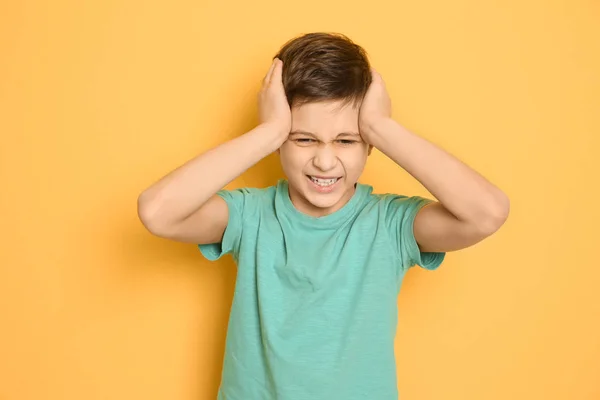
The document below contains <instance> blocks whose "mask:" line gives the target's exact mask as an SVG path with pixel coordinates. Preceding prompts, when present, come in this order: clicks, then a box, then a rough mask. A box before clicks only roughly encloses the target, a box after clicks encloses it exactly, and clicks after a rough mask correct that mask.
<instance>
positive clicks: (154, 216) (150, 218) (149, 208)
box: [137, 192, 166, 237]
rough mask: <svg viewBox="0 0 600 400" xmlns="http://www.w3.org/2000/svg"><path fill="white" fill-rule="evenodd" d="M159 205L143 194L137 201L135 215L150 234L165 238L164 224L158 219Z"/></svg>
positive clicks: (145, 193) (146, 194)
mask: <svg viewBox="0 0 600 400" xmlns="http://www.w3.org/2000/svg"><path fill="white" fill-rule="evenodd" d="M158 210H159V205H158V204H157V201H156V200H155V199H152V198H150V195H149V194H148V193H147V192H143V193H142V194H140V195H139V197H138V199H137V214H138V218H139V220H140V222H141V223H142V225H143V226H144V228H146V230H148V232H150V233H151V234H153V235H155V236H159V237H165V236H166V229H165V223H164V221H162V220H161V218H160V217H159V212H158Z"/></svg>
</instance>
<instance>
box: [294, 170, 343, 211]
mask: <svg viewBox="0 0 600 400" xmlns="http://www.w3.org/2000/svg"><path fill="white" fill-rule="evenodd" d="M304 182H305V184H304V185H302V188H303V190H302V192H303V193H302V195H303V197H304V198H305V199H306V201H307V202H308V203H309V204H311V205H312V206H313V207H315V208H318V209H321V210H323V211H326V210H329V209H331V208H337V207H336V206H338V205H339V204H340V202H341V201H342V200H343V198H344V197H345V195H346V194H347V193H348V190H349V189H351V188H348V187H347V185H346V180H345V178H343V177H342V178H340V179H339V181H338V182H336V184H335V186H334V187H333V188H332V189H331V190H327V189H325V191H322V188H317V187H315V185H314V184H313V183H312V182H310V180H308V179H306V178H305V179H304Z"/></svg>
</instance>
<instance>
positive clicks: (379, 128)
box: [361, 117, 396, 147]
mask: <svg viewBox="0 0 600 400" xmlns="http://www.w3.org/2000/svg"><path fill="white" fill-rule="evenodd" d="M394 125H396V121H394V120H393V119H392V118H391V117H383V118H378V119H375V120H373V121H369V122H367V123H365V124H364V125H363V126H362V127H361V131H362V134H363V135H364V136H365V139H366V140H367V141H369V142H370V143H371V144H372V145H374V146H375V147H377V144H376V143H373V142H378V139H379V138H381V137H382V136H384V135H385V134H386V133H389V132H390V131H391V130H392V129H391V128H392V127H393V126H394Z"/></svg>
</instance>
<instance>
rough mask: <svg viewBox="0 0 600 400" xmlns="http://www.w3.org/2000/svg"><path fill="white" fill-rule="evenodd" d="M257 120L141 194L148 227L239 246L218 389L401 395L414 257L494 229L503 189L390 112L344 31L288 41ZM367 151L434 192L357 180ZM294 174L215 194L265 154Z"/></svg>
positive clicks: (227, 248) (426, 260)
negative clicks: (402, 293) (402, 308)
mask: <svg viewBox="0 0 600 400" xmlns="http://www.w3.org/2000/svg"><path fill="white" fill-rule="evenodd" d="M259 114H260V124H259V125H258V126H257V127H255V128H254V129H252V130H250V131H249V132H247V133H245V134H244V135H242V136H240V137H237V138H235V139H233V140H231V141H229V142H226V143H224V144H222V145H220V146H218V147H216V148H213V149H211V150H209V151H207V152H205V153H204V154H201V155H199V156H197V157H196V158H194V159H192V160H190V161H189V162H187V163H186V164H184V165H182V166H181V167H179V168H178V169H176V170H175V171H173V172H171V173H170V174H168V175H167V176H165V177H164V178H162V179H161V180H160V181H158V182H157V183H155V184H154V185H152V186H151V187H149V188H148V189H147V190H145V191H144V192H143V193H142V194H141V195H140V197H139V200H138V208H139V216H140V219H141V221H142V222H143V224H144V225H145V226H146V228H147V229H148V230H149V231H150V232H152V233H153V234H155V235H157V236H160V237H164V238H169V239H173V240H178V241H183V242H190V243H196V244H198V246H199V248H200V250H201V252H202V254H204V256H205V257H207V258H208V259H210V260H216V259H218V258H220V257H221V256H222V255H223V254H232V256H233V258H234V259H235V261H236V263H237V267H238V269H237V280H236V289H235V295H234V300H233V305H232V308H231V315H230V321H229V331H228V334H227V344H226V351H225V358H224V365H223V372H222V381H221V386H220V390H219V395H218V398H219V399H221V400H309V399H310V400H336V399H340V400H359V399H360V400H365V399H369V400H391V399H397V397H398V393H397V388H396V364H395V360H394V336H395V330H396V319H397V309H396V306H397V303H396V301H397V294H398V291H399V289H400V284H401V282H402V279H403V277H404V274H405V273H406V271H407V270H408V268H409V267H411V266H413V265H419V266H421V267H423V268H427V269H435V268H437V267H438V266H439V265H440V264H441V262H442V260H443V259H444V255H445V253H446V252H448V251H455V250H459V249H462V248H465V247H468V246H471V245H473V244H475V243H477V242H479V241H481V240H483V239H484V238H486V237H488V236H489V235H491V234H492V233H494V232H495V231H496V230H498V229H499V228H500V226H501V225H502V224H503V223H504V221H505V220H506V218H507V216H508V211H509V202H508V199H507V196H506V195H505V194H504V193H503V192H502V191H500V190H499V189H498V188H497V187H495V186H494V185H492V184H491V183H490V182H488V181H487V180H486V179H484V178H483V177H482V176H480V175H479V174H478V173H476V172H475V171H473V170H472V169H470V168H469V167H467V166H466V165H464V164H463V163H461V162H460V161H459V160H458V159H456V158H454V157H453V156H451V155H449V154H447V153H446V152H444V151H443V150H441V149H440V148H438V147H436V146H435V145H433V144H431V143H429V142H427V141H426V140H424V139H422V138H420V137H418V136H416V135H414V134H413V133H411V132H409V131H407V130H406V129H404V128H403V127H402V126H400V125H399V124H398V123H397V122H395V121H394V120H392V119H391V117H390V115H391V102H390V99H389V97H388V95H387V91H386V89H385V85H384V83H383V80H382V78H381V76H380V75H379V74H378V73H377V72H376V71H375V70H373V69H371V68H370V65H369V61H368V60H367V56H366V53H365V52H364V50H363V49H362V48H361V47H360V46H358V45H356V44H354V43H353V42H352V41H351V40H350V39H348V38H347V37H345V36H343V35H339V34H327V33H312V34H307V35H304V36H300V37H298V38H295V39H293V40H291V41H289V42H288V43H286V44H285V45H284V46H283V47H282V48H281V50H280V52H279V53H278V54H277V55H276V56H275V58H274V61H273V63H272V65H271V67H270V69H269V71H268V73H267V74H266V76H265V78H264V80H263V87H262V89H261V92H260V95H259ZM373 147H376V148H377V149H379V150H380V151H381V152H383V153H384V154H386V155H387V156H388V157H390V158H391V159H392V160H394V161H395V162H396V163H397V164H398V165H399V166H400V167H402V168H404V169H405V170H406V171H408V172H409V173H410V174H411V175H412V176H413V177H415V178H416V179H417V180H419V181H420V182H421V183H422V184H423V185H424V186H425V188H427V189H428V190H429V191H430V192H431V193H432V194H433V195H434V196H435V197H436V198H437V199H439V201H433V200H430V199H425V198H421V197H416V196H413V197H407V196H402V195H393V194H383V195H378V194H374V193H372V188H371V186H368V185H365V184H361V183H358V179H359V177H360V175H361V173H362V171H363V169H364V166H365V163H366V160H367V157H368V155H369V154H370V153H371V150H372V148H373ZM275 151H277V152H278V153H279V156H280V159H281V164H282V166H283V171H284V173H285V175H286V177H287V180H280V181H279V182H277V184H276V185H274V186H271V187H267V188H243V189H238V190H224V189H223V188H224V187H225V185H227V184H228V183H229V182H231V181H232V180H233V179H235V178H236V177H237V176H239V175H240V174H242V173H243V172H244V171H246V170H247V169H248V168H250V167H251V166H252V165H254V164H255V163H257V162H258V161H259V160H261V159H262V158H263V157H265V156H267V155H268V154H270V153H272V152H275Z"/></svg>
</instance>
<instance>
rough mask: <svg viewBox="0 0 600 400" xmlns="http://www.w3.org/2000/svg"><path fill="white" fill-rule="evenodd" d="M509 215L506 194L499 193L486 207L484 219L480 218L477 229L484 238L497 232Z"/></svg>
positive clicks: (508, 201) (508, 202) (508, 203)
mask: <svg viewBox="0 0 600 400" xmlns="http://www.w3.org/2000/svg"><path fill="white" fill-rule="evenodd" d="M509 214H510V200H509V198H508V196H506V194H504V193H501V194H500V195H499V196H497V198H496V199H495V200H494V201H493V202H492V204H491V205H490V206H489V207H488V210H487V211H486V213H485V217H482V218H481V221H480V224H479V227H480V230H481V232H482V233H483V234H485V235H486V236H489V235H492V234H493V233H495V232H496V231H498V230H499V229H500V228H501V227H502V225H504V223H505V222H506V220H507V219H508V215H509Z"/></svg>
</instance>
